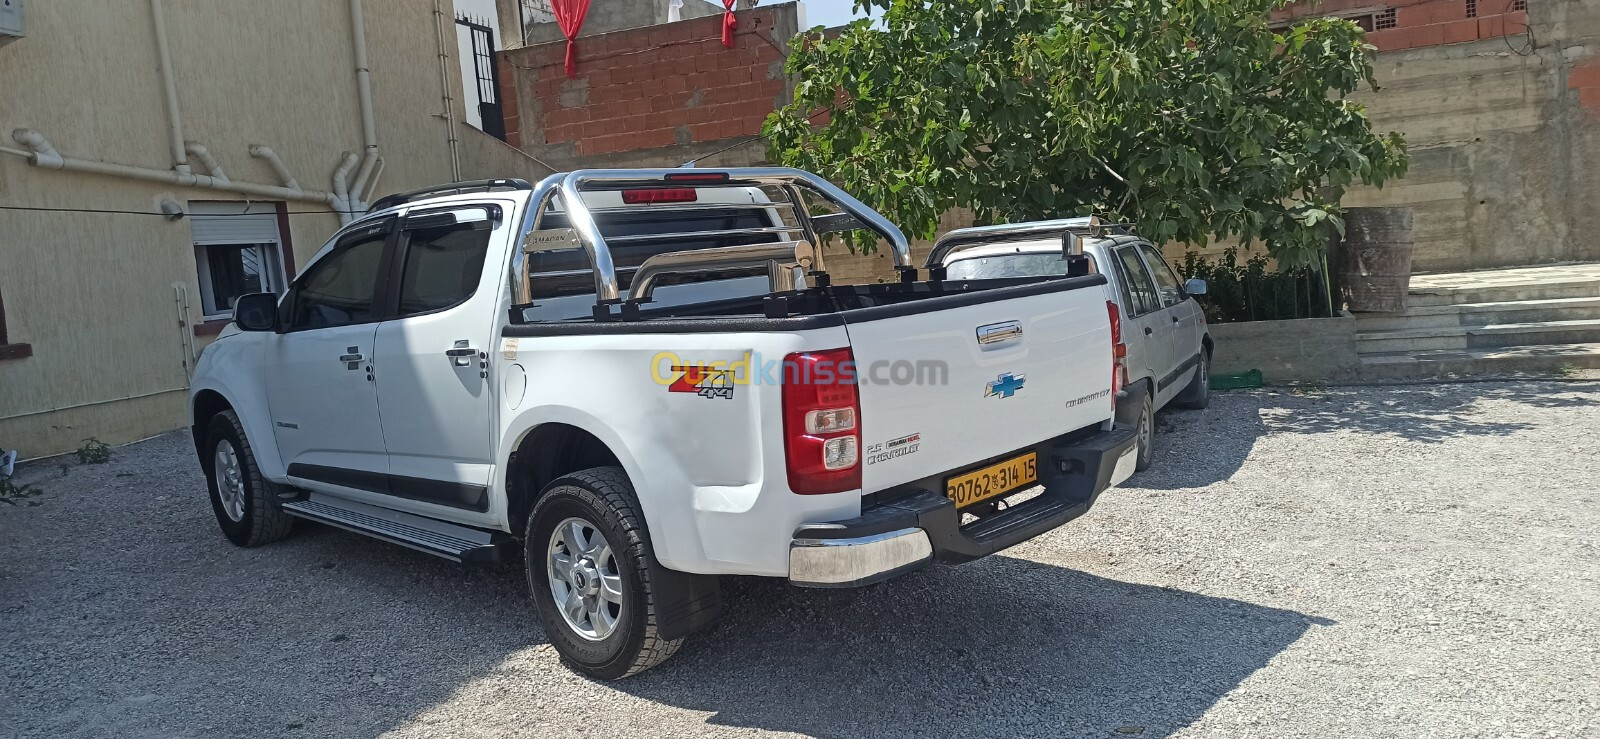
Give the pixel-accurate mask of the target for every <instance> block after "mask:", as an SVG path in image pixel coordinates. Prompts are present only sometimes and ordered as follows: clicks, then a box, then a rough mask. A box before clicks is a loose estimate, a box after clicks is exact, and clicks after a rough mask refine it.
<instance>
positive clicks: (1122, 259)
mask: <svg viewBox="0 0 1600 739" xmlns="http://www.w3.org/2000/svg"><path fill="white" fill-rule="evenodd" d="M1115 253H1116V255H1117V262H1118V263H1120V264H1121V265H1122V278H1123V279H1122V297H1123V300H1124V301H1125V302H1126V303H1127V304H1128V308H1129V309H1130V310H1132V312H1133V315H1136V316H1142V315H1144V314H1146V313H1149V312H1151V311H1154V310H1159V309H1160V308H1161V298H1159V297H1157V295H1156V286H1155V283H1154V282H1153V281H1151V279H1150V273H1149V272H1146V271H1145V268H1144V261H1143V260H1141V259H1139V252H1138V251H1136V250H1135V249H1134V248H1133V247H1132V246H1122V247H1118V248H1117V249H1116V252H1115Z"/></svg>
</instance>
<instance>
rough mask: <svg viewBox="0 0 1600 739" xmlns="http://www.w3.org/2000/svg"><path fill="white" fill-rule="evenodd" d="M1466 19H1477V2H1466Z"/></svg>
mask: <svg viewBox="0 0 1600 739" xmlns="http://www.w3.org/2000/svg"><path fill="white" fill-rule="evenodd" d="M1467 17H1468V18H1476V17H1478V0H1467Z"/></svg>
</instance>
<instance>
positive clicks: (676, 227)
mask: <svg viewBox="0 0 1600 739" xmlns="http://www.w3.org/2000/svg"><path fill="white" fill-rule="evenodd" d="M773 220H774V219H773V216H772V215H770V214H769V213H767V212H765V211H760V210H749V209H732V208H726V209H723V208H715V207H708V208H706V209H704V210H691V211H682V210H679V211H659V212H654V213H652V212H650V211H649V210H648V209H644V210H641V211H639V212H629V213H597V214H595V224H596V225H598V226H599V227H600V235H601V236H603V237H605V238H606V239H607V246H609V247H610V249H611V262H612V264H613V265H614V266H615V267H616V269H617V286H618V287H619V288H621V289H624V290H626V289H627V288H628V286H629V285H630V284H631V283H632V282H633V273H634V271H635V270H636V269H638V267H639V265H641V264H643V263H644V260H646V259H649V258H650V257H653V256H655V255H657V254H662V253H665V252H669V251H692V250H696V249H710V248H713V247H719V246H742V245H744V244H764V243H771V242H774V241H778V240H779V234H775V233H764V234H763V233H756V234H750V233H746V234H729V235H718V236H702V237H697V238H664V239H642V240H639V241H622V242H615V243H613V242H611V241H610V239H612V238H614V237H618V236H653V235H658V234H675V233H694V232H699V231H727V230H732V229H751V228H767V227H770V226H773V225H775V224H774V223H773ZM567 226H568V221H567V217H566V215H565V214H563V213H549V214H546V215H545V217H544V219H543V221H542V222H541V223H540V224H539V228H566V227H567ZM529 260H530V261H529V263H528V271H529V272H530V277H531V286H532V288H533V297H534V298H535V299H538V298H553V297H558V296H563V295H581V294H585V293H593V292H594V273H593V272H592V271H591V270H590V267H589V259H588V257H587V256H585V255H584V253H583V250H581V249H564V250H561V251H548V252H536V253H534V254H530V255H529ZM747 274H765V269H764V268H753V269H751V270H742V271H731V272H729V273H727V274H726V275H719V276H718V277H715V278H712V279H720V278H721V277H723V276H726V277H735V276H743V275H747ZM666 279H667V280H668V281H671V282H680V283H681V282H688V281H691V280H692V279H693V278H679V277H676V276H672V277H668V278H666Z"/></svg>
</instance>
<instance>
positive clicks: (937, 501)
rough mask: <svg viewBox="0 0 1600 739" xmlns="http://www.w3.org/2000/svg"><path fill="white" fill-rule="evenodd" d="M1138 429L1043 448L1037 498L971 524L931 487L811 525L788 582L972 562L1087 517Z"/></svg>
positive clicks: (799, 540) (850, 582)
mask: <svg viewBox="0 0 1600 739" xmlns="http://www.w3.org/2000/svg"><path fill="white" fill-rule="evenodd" d="M1133 444H1134V433H1133V431H1132V430H1131V429H1125V428H1117V429H1113V430H1111V431H1101V432H1097V433H1095V434H1093V435H1090V436H1088V437H1084V438H1078V439H1075V440H1073V441H1070V442H1058V443H1053V444H1049V445H1045V446H1043V447H1042V448H1041V449H1040V452H1041V455H1040V465H1039V476H1040V483H1041V485H1042V486H1043V488H1044V490H1043V492H1042V493H1040V494H1039V495H1038V496H1037V497H1035V498H1033V499H1031V500H1028V501H1025V502H1023V503H1020V504H1018V505H1015V506H1011V507H1008V508H1006V509H1005V510H1003V511H999V512H997V513H992V514H990V515H986V516H983V517H982V518H980V519H979V520H977V521H974V522H972V523H969V524H967V525H965V526H963V525H961V514H960V512H958V511H957V510H956V506H955V503H954V502H952V501H951V500H950V499H949V498H947V497H945V496H944V495H943V494H942V493H940V492H935V491H932V490H928V489H925V488H919V489H916V490H914V491H912V492H910V493H909V494H906V495H903V496H900V497H897V498H894V499H893V500H889V501H887V502H884V503H880V504H878V505H875V506H872V507H870V508H867V509H865V510H863V511H862V513H861V515H860V516H857V517H856V518H852V519H848V520H844V521H831V522H827V523H815V524H805V525H803V526H801V527H800V528H799V529H798V530H796V531H795V534H794V541H793V542H791V544H790V545H789V581H790V582H791V583H794V584H795V585H804V586H808V587H854V586H857V585H867V584H870V583H874V582H879V581H881V580H887V579H889V578H891V577H894V576H896V575H899V574H901V573H904V572H908V571H910V570H914V569H916V568H918V567H921V566H923V565H925V564H927V563H928V562H931V561H933V560H935V559H937V560H939V561H941V562H966V561H969V560H973V559H977V558H979V557H983V556H986V555H990V554H993V553H995V552H998V551H1000V550H1002V549H1005V548H1007V547H1010V546H1012V545H1014V544H1018V543H1020V542H1023V541H1027V540H1028V539H1032V538H1033V537H1035V536H1038V535H1040V534H1042V533H1044V532H1046V531H1049V530H1051V529H1053V528H1056V527H1057V526H1060V525H1062V524H1064V523H1066V522H1068V521H1071V520H1072V519H1074V518H1077V517H1078V516H1081V515H1083V514H1084V513H1085V512H1087V511H1088V510H1089V506H1091V505H1093V504H1094V501H1095V499H1096V498H1097V497H1098V496H1099V495H1100V493H1101V492H1102V491H1104V490H1105V489H1106V488H1108V487H1110V486H1111V485H1113V484H1114V483H1115V482H1116V480H1115V477H1114V475H1116V474H1117V472H1118V469H1117V468H1118V466H1119V465H1118V463H1119V462H1122V466H1126V465H1127V464H1128V462H1127V461H1125V460H1126V458H1127V455H1128V453H1129V451H1130V450H1131V449H1132V448H1133Z"/></svg>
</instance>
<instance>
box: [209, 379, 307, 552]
mask: <svg viewBox="0 0 1600 739" xmlns="http://www.w3.org/2000/svg"><path fill="white" fill-rule="evenodd" d="M205 450H206V454H205V456H204V457H202V458H201V459H202V460H203V463H204V464H203V466H204V468H205V472H206V485H207V487H208V488H209V489H210V492H211V511H212V512H213V513H215V514H216V515H217V524H218V525H219V526H221V527H222V533H223V534H224V535H225V536H227V537H228V541H231V542H233V543H234V544H236V545H238V546H241V547H256V546H261V545H262V544H270V543H272V542H275V541H278V540H279V539H282V538H284V537H286V536H288V535H289V534H290V533H292V532H293V531H294V517H293V516H290V515H289V514H287V513H284V512H283V508H281V507H280V506H279V505H278V487H277V486H276V485H273V484H272V483H270V482H267V480H266V478H263V477H262V476H261V468H260V466H258V465H257V464H256V455H255V450H254V449H252V448H251V446H250V440H249V439H248V438H246V437H245V435H244V426H243V425H242V424H240V423H239V416H238V415H237V414H235V413H234V412H233V411H223V412H221V413H218V414H217V415H215V416H212V417H211V423H209V424H207V426H206V444H205Z"/></svg>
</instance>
